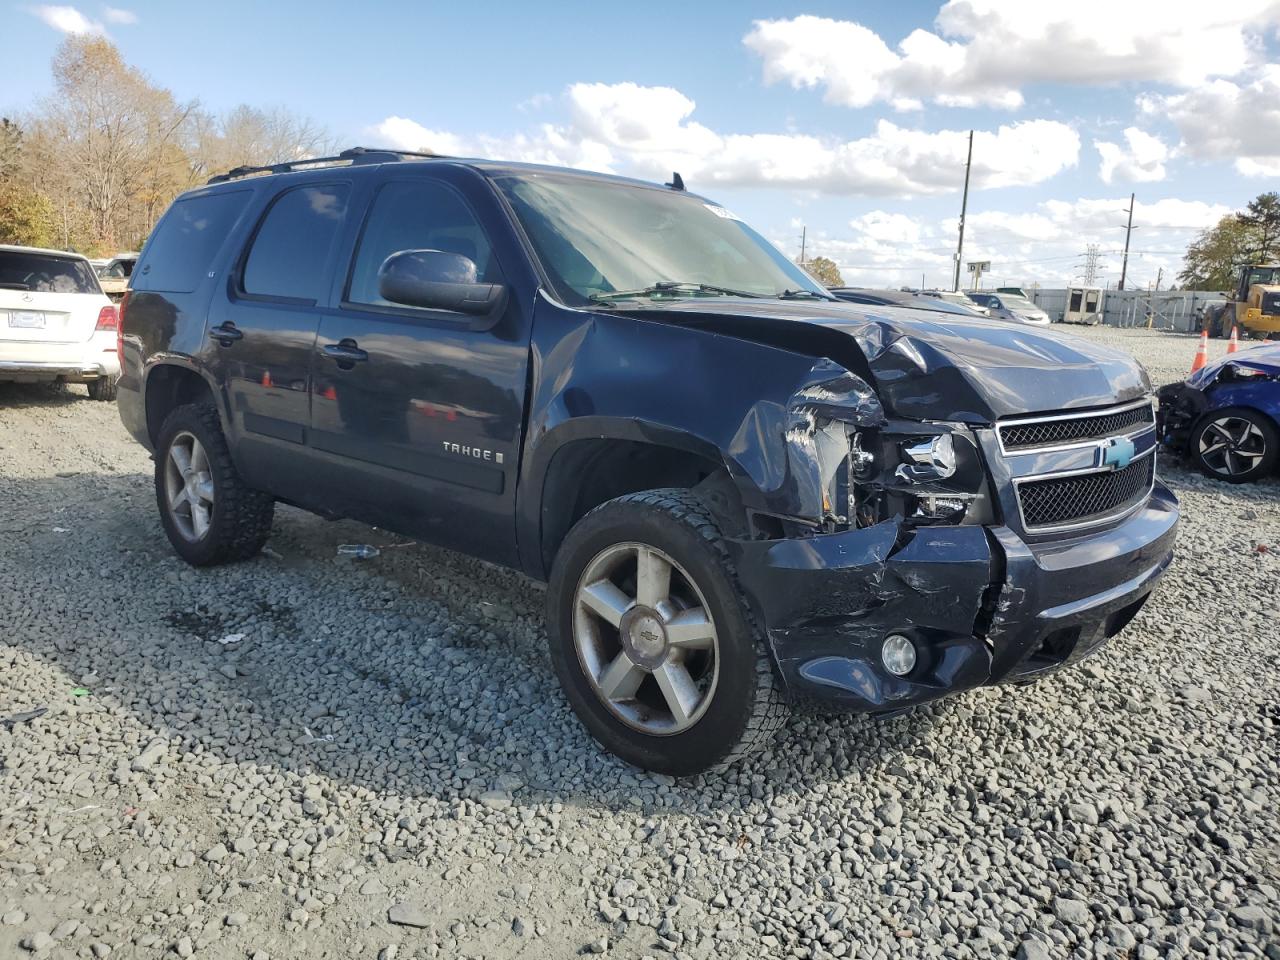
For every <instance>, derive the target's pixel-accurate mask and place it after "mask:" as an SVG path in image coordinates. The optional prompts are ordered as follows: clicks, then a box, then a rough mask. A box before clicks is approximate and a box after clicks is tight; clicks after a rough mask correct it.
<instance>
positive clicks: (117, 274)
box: [98, 253, 138, 300]
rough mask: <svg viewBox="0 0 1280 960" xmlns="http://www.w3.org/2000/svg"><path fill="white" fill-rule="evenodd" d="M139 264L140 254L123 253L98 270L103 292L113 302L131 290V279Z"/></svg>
mask: <svg viewBox="0 0 1280 960" xmlns="http://www.w3.org/2000/svg"><path fill="white" fill-rule="evenodd" d="M137 262H138V254H136V253H121V254H117V255H116V256H114V257H112V258H111V259H110V260H108V261H107V263H106V264H105V265H104V266H103V267H102V268H101V269H100V270H98V282H99V283H101V284H102V291H103V293H105V294H106V295H107V296H108V297H110V298H111V299H112V300H119V299H120V298H121V297H123V296H124V292H125V291H126V290H128V289H129V277H131V276H132V275H133V268H134V266H135V265H136V264H137Z"/></svg>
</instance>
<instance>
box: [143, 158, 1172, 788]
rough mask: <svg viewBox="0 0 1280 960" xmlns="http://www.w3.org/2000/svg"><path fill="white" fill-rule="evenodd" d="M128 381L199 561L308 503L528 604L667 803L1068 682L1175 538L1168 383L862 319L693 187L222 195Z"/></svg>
mask: <svg viewBox="0 0 1280 960" xmlns="http://www.w3.org/2000/svg"><path fill="white" fill-rule="evenodd" d="M916 299H922V298H916ZM934 302H936V303H940V302H941V301H934ZM121 350H122V355H123V358H124V360H123V366H124V372H123V374H122V376H121V380H120V397H119V410H120V416H121V419H122V420H123V422H124V424H125V426H126V427H127V428H128V430H129V432H130V433H131V434H132V435H133V436H134V437H135V438H136V439H137V440H138V441H139V442H140V443H142V444H144V445H145V446H146V447H147V448H148V449H150V450H151V451H153V452H154V454H155V473H154V483H155V495H156V505H157V510H158V513H159V522H160V524H161V525H162V527H163V529H164V531H165V533H166V535H167V536H168V538H169V542H170V543H171V544H172V545H173V548H174V550H175V552H176V553H178V555H179V556H181V557H182V558H183V559H185V560H186V561H187V562H189V563H191V564H194V565H197V566H208V565H212V564H218V563H226V562H230V561H235V560H243V559H246V558H248V557H251V556H253V555H254V554H256V553H257V552H258V551H259V550H260V549H261V548H262V546H263V544H264V543H265V542H266V540H267V537H268V536H269V535H270V533H271V529H272V513H273V510H274V505H275V503H276V501H283V502H286V503H291V504H295V505H297V506H300V507H303V508H306V509H310V510H314V511H316V512H318V513H321V514H323V515H325V516H329V517H338V516H348V517H352V518H355V519H359V520H362V521H364V522H366V523H370V524H375V525H377V526H379V527H383V528H386V529H389V530H394V531H396V532H397V533H401V534H404V535H407V536H412V537H420V538H422V539H423V540H426V541H428V542H432V543H435V544H437V545H440V546H444V547H450V548H453V549H457V550H462V551H465V552H467V553H470V554H472V555H474V556H477V557H480V558H482V559H484V560H487V561H489V562H492V563H497V564H500V565H503V566H508V567H514V568H516V569H519V570H522V571H524V572H525V573H527V574H528V575H529V576H531V577H533V578H535V579H538V580H542V581H546V582H547V584H548V585H547V591H546V603H547V622H548V628H547V636H548V643H549V647H550V650H549V653H550V659H551V662H552V665H553V666H554V668H555V671H556V673H557V675H558V677H559V680H560V685H561V687H562V688H563V690H564V692H565V696H566V698H567V700H568V702H569V703H570V704H571V705H572V707H573V709H574V710H575V711H576V712H577V714H578V716H579V717H580V718H581V720H582V722H583V724H584V726H585V727H586V728H587V730H588V731H590V733H591V734H592V735H593V736H594V737H595V738H596V739H597V740H599V742H600V743H602V744H603V745H604V746H605V747H607V748H608V749H610V750H612V751H613V752H614V753H616V754H617V755H618V756H620V757H623V758H624V759H626V760H627V761H629V762H631V763H633V764H637V765H638V766H641V767H646V768H648V769H652V770H657V771H661V772H663V773H668V774H676V775H687V774H693V773H697V772H699V771H702V770H705V769H707V768H708V767H712V766H715V765H719V764H725V763H729V762H731V761H733V760H736V759H737V758H739V757H742V756H743V755H745V754H746V753H748V752H750V751H751V750H754V749H756V748H758V747H761V746H763V745H764V744H766V743H768V741H769V738H770V737H771V735H772V734H773V733H774V732H775V731H776V730H777V729H778V728H779V726H780V725H781V724H782V723H783V721H784V718H785V716H786V713H787V708H788V706H789V705H790V704H794V705H797V706H804V707H806V708H813V707H817V708H820V709H825V710H828V711H857V712H864V713H886V712H895V711H899V710H903V709H906V708H908V707H911V706H913V705H917V704H921V703H926V702H929V701H932V700H936V699H938V698H940V697H945V696H948V695H951V694H955V693H957V692H959V691H962V690H967V689H971V688H974V687H977V686H982V685H986V684H996V683H1014V682H1017V683H1021V682H1024V681H1028V680H1032V679H1034V678H1036V677H1038V676H1041V675H1044V674H1047V673H1051V672H1053V671H1055V670H1058V669H1060V668H1063V667H1066V666H1069V665H1070V664H1073V663H1075V662H1077V661H1078V660H1080V659H1082V658H1083V657H1085V656H1088V655H1089V654H1091V653H1093V652H1095V651H1097V650H1099V649H1100V648H1101V647H1102V646H1103V645H1104V644H1105V643H1106V642H1107V641H1108V639H1109V638H1111V637H1113V636H1115V635H1116V634H1117V633H1119V632H1120V631H1121V630H1122V629H1124V627H1125V625H1126V624H1127V623H1129V621H1130V620H1131V619H1132V618H1133V616H1134V615H1135V614H1136V613H1137V612H1138V611H1139V609H1141V607H1142V606H1143V604H1144V603H1145V602H1146V601H1147V598H1148V596H1150V594H1151V591H1152V590H1153V589H1154V588H1155V586H1156V583H1157V581H1158V580H1159V579H1160V577H1161V576H1162V575H1163V573H1164V570H1165V568H1166V566H1167V565H1168V563H1169V562H1170V559H1171V557H1172V552H1173V545H1174V538H1175V536H1176V532H1175V531H1176V527H1177V523H1178V507H1177V501H1176V500H1175V499H1174V497H1173V495H1172V493H1170V491H1169V490H1168V489H1167V488H1166V487H1165V486H1164V485H1163V484H1161V483H1160V482H1159V480H1158V479H1157V478H1156V473H1155V448H1156V435H1155V423H1154V416H1153V405H1152V398H1151V384H1150V380H1149V379H1148V377H1147V374H1146V372H1145V371H1144V370H1143V369H1142V367H1141V365H1140V364H1138V362H1137V361H1136V360H1134V359H1133V358H1132V357H1131V356H1129V355H1127V354H1123V353H1120V352H1118V351H1115V350H1112V349H1109V348H1107V347H1105V346H1102V345H1100V344H1094V343H1087V342H1085V341H1080V340H1075V339H1073V338H1072V339H1071V340H1070V342H1068V338H1061V337H1055V336H1050V335H1047V334H1044V333H1041V332H1038V331H1029V330H1016V331H1015V330H1012V329H1011V328H1010V327H1009V326H1008V325H1006V324H1000V323H993V322H991V321H989V320H985V319H983V318H980V317H965V316H958V315H956V316H943V315H941V314H940V313H939V312H938V309H937V308H930V309H927V310H920V309H895V308H889V307H877V306H868V305H861V306H860V305H858V304H855V303H847V302H840V301H839V300H837V299H835V298H834V297H833V296H832V295H830V294H829V293H828V292H827V291H826V290H824V289H823V288H822V287H821V286H819V285H818V284H817V282H816V281H814V280H813V279H812V278H810V277H809V276H808V275H807V274H806V273H805V272H804V271H803V270H802V269H801V268H800V267H798V266H797V265H795V264H794V263H792V262H791V261H790V259H789V258H788V257H786V256H785V255H784V254H782V253H780V252H779V251H778V250H777V248H776V247H774V246H773V245H772V244H770V243H769V242H768V241H767V240H766V239H765V238H764V237H762V236H761V235H760V234H759V233H757V232H756V231H754V230H752V229H751V228H750V227H749V226H747V225H746V224H745V223H744V222H742V221H741V220H739V219H738V218H737V217H735V216H734V215H733V214H731V213H730V212H729V211H728V210H726V209H725V208H724V207H721V206H720V205H718V204H716V203H714V202H712V201H710V200H708V199H706V198H704V197H700V196H696V195H694V194H692V193H689V192H687V191H686V190H685V189H684V186H683V183H682V182H681V180H680V177H679V176H678V175H677V176H674V177H673V178H672V182H671V184H669V185H667V186H662V185H659V184H653V183H642V182H639V181H636V180H628V179H623V178H621V177H613V176H607V175H603V174H595V173H586V172H581V171H572V170H564V169H557V168H551V167H542V166H533V165H528V164H515V163H501V162H486V161H481V160H453V159H448V158H433V159H424V158H421V157H414V156H410V155H405V154H400V153H395V152H391V151H377V150H364V149H355V150H351V151H348V152H346V153H345V154H343V155H341V156H338V157H332V158H328V159H327V160H325V161H315V160H311V161H300V162H299V163H298V164H297V165H296V166H295V165H293V164H288V163H284V164H278V165H275V166H272V167H269V168H261V169H257V170H248V171H245V170H238V171H235V172H233V173H231V174H227V175H224V176H220V177H215V178H214V180H213V181H212V182H211V183H210V184H209V185H207V186H205V187H201V188H199V189H196V190H193V191H190V192H188V193H186V194H184V195H182V196H181V197H179V198H178V199H177V200H175V201H174V203H173V204H172V206H171V207H170V209H169V211H168V212H167V213H166V214H165V216H164V217H163V219H162V220H161V221H160V223H159V224H158V225H157V226H156V228H155V230H154V231H153V233H152V235H151V238H150V239H149V240H148V242H147V247H146V250H145V251H144V253H143V257H142V260H141V261H140V263H139V266H138V269H137V271H136V272H135V276H134V279H133V282H132V284H131V287H130V291H129V294H128V296H127V297H126V299H125V307H124V315H123V319H122V341H121ZM138 535H139V536H145V535H144V534H141V533H139V534H138ZM246 600H247V598H246ZM232 602H234V599H233V601H232ZM1130 661H1131V662H1132V663H1133V664H1134V666H1135V669H1140V668H1141V664H1142V663H1143V662H1144V661H1143V658H1142V652H1141V650H1135V651H1133V656H1132V657H1131V658H1130ZM536 679H537V680H539V681H541V679H542V678H541V677H536ZM422 693H423V694H424V695H426V696H428V697H429V696H430V693H429V692H428V691H422ZM517 722H518V721H517Z"/></svg>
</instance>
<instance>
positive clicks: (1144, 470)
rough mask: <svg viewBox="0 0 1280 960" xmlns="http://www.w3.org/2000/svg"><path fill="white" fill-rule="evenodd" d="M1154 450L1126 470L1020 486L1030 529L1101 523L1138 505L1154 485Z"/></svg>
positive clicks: (1019, 499) (1026, 523)
mask: <svg viewBox="0 0 1280 960" xmlns="http://www.w3.org/2000/svg"><path fill="white" fill-rule="evenodd" d="M1155 468H1156V457H1155V451H1154V450H1153V451H1152V452H1150V453H1148V454H1147V455H1145V456H1143V457H1142V458H1141V459H1139V460H1135V461H1134V462H1133V463H1131V464H1129V466H1127V467H1125V468H1124V469H1123V470H1105V471H1100V472H1099V471H1094V472H1089V473H1080V474H1076V475H1074V476H1065V477H1046V478H1044V479H1042V480H1027V481H1024V482H1022V483H1020V484H1018V505H1019V507H1020V508H1021V510H1022V522H1023V525H1024V526H1025V527H1026V528H1027V529H1028V530H1032V531H1034V530H1036V529H1037V528H1046V527H1059V526H1063V525H1068V524H1070V525H1079V524H1085V523H1089V522H1090V521H1099V520H1102V519H1105V518H1106V517H1108V516H1111V515H1114V514H1117V513H1121V512H1123V511H1125V510H1127V509H1129V508H1130V507H1134V506H1137V505H1138V504H1139V503H1141V502H1142V501H1143V500H1145V499H1146V498H1147V496H1148V494H1150V492H1151V487H1152V485H1153V484H1154V482H1155Z"/></svg>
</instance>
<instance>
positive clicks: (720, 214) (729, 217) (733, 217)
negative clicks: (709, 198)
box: [703, 203, 742, 222]
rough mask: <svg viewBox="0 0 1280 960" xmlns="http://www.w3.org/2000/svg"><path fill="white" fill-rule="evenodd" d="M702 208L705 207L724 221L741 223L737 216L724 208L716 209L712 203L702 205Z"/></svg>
mask: <svg viewBox="0 0 1280 960" xmlns="http://www.w3.org/2000/svg"><path fill="white" fill-rule="evenodd" d="M703 206H704V207H706V208H707V209H708V210H710V211H711V212H712V213H714V214H715V215H716V216H717V217H720V218H722V219H724V220H737V221H739V222H741V220H742V218H741V217H740V216H738V215H737V214H736V213H730V212H729V211H728V210H726V209H725V208H724V207H718V206H716V205H715V204H714V203H704V204H703Z"/></svg>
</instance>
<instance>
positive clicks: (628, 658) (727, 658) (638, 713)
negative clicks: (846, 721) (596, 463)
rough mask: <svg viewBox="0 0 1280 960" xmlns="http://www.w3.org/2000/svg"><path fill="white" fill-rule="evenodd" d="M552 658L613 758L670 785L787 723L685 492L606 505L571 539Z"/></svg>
mask: <svg viewBox="0 0 1280 960" xmlns="http://www.w3.org/2000/svg"><path fill="white" fill-rule="evenodd" d="M547 602H548V605H549V610H548V621H549V631H548V633H549V637H550V643H551V658H552V661H553V663H554V664H555V668H556V673H557V674H558V675H559V678H560V683H561V685H562V686H563V687H564V690H565V693H566V695H567V696H568V698H569V702H570V704H571V705H572V706H573V708H574V710H575V712H576V713H577V714H578V717H579V718H580V719H581V720H582V722H583V724H584V725H585V726H586V727H587V729H588V730H589V731H590V732H591V734H592V736H594V737H595V738H596V739H597V740H598V741H599V742H600V743H601V744H602V745H603V746H604V747H605V748H606V749H608V750H610V751H611V752H613V753H615V754H617V755H618V756H619V757H621V758H622V759H624V760H626V761H627V762H629V763H633V764H635V765H636V766H639V767H644V768H646V769H649V770H655V771H657V772H660V773H667V774H672V775H676V776H686V775H692V774H696V773H699V772H702V771H704V770H707V769H709V768H712V767H716V766H722V765H726V764H728V763H732V762H733V761H735V760H737V759H738V758H740V757H742V756H744V755H746V754H747V753H749V752H751V751H753V750H755V749H757V748H759V747H761V746H763V745H765V744H767V743H768V742H769V740H770V738H771V737H772V736H773V734H774V733H775V732H776V731H777V729H778V728H779V727H780V726H781V725H782V723H783V721H784V719H785V716H786V705H785V703H784V702H783V699H782V697H781V694H780V691H779V690H778V687H777V683H776V680H775V679H774V675H773V669H772V664H771V662H770V659H769V655H768V652H767V650H766V648H765V644H764V639H763V637H762V636H761V634H760V632H759V630H758V629H757V628H756V626H755V624H754V623H753V621H752V618H751V614H750V611H749V609H748V607H747V605H746V603H745V601H744V599H743V597H742V593H741V590H740V589H739V588H738V586H737V582H736V576H735V574H734V571H733V566H732V562H731V561H730V559H729V556H728V552H727V551H726V549H725V546H724V541H723V538H722V536H721V533H720V530H719V528H718V527H717V525H716V523H715V520H714V519H713V518H712V516H711V514H710V512H709V511H708V510H707V508H706V507H705V506H704V505H703V504H702V502H701V501H700V500H698V499H697V498H696V497H694V496H693V495H692V494H691V493H690V492H689V491H687V490H679V489H668V490H651V491H648V492H646V493H638V494H631V495H628V496H625V497H619V498H618V499H616V500H611V501H609V502H608V503H606V504H603V505H602V506H600V507H597V508H596V509H595V510H593V511H592V512H591V513H589V514H587V516H586V517H584V518H583V519H582V520H581V521H579V523H578V524H577V525H576V526H575V527H574V528H573V529H572V530H571V531H570V532H569V535H568V537H566V538H565V541H564V543H563V545H562V546H561V548H560V551H559V553H558V554H557V556H556V561H555V565H554V569H553V571H552V577H551V584H550V587H549V589H548V591H547Z"/></svg>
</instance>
